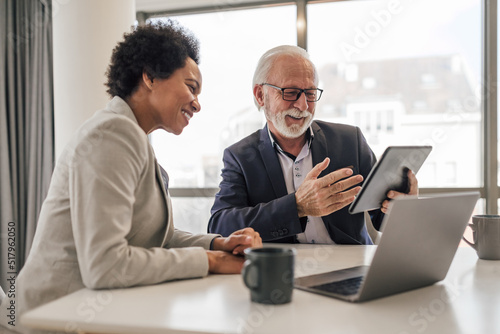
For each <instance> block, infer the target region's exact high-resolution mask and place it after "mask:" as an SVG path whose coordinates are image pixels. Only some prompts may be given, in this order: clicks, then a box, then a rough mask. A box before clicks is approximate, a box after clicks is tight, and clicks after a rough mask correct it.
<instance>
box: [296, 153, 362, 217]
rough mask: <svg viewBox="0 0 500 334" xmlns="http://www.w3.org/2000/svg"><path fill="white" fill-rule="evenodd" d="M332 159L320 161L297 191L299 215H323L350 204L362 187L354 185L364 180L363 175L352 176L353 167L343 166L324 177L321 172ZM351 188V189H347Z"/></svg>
mask: <svg viewBox="0 0 500 334" xmlns="http://www.w3.org/2000/svg"><path fill="white" fill-rule="evenodd" d="M329 163H330V159H329V158H326V159H325V160H323V162H320V163H319V164H317V165H316V166H314V168H313V169H312V170H311V171H310V172H309V173H308V174H307V175H306V178H305V179H304V182H303V183H302V184H301V185H300V187H299V189H297V192H296V193H295V201H296V203H297V211H298V213H299V217H305V216H314V217H321V216H326V215H329V214H330V213H332V212H335V211H337V210H340V209H342V208H343V207H345V206H346V205H349V204H350V203H351V202H352V201H353V200H354V197H355V196H356V195H357V194H358V193H359V191H360V190H361V187H359V186H358V187H354V188H352V189H349V188H351V187H352V186H354V185H356V184H358V183H360V182H362V181H363V176H361V175H354V176H352V173H353V172H352V169H350V168H341V169H339V170H336V171H334V172H331V173H330V174H328V175H325V176H324V177H322V178H319V179H318V176H319V174H321V172H322V171H323V170H325V169H326V167H328V164H329ZM346 189H349V190H346Z"/></svg>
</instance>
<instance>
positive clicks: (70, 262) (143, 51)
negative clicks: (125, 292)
mask: <svg viewBox="0 0 500 334" xmlns="http://www.w3.org/2000/svg"><path fill="white" fill-rule="evenodd" d="M124 37H125V38H124V40H123V41H122V42H120V43H119V44H118V45H117V47H116V48H115V49H114V51H113V55H112V58H111V63H110V65H109V68H108V71H107V78H108V80H107V83H106V85H107V87H108V93H109V94H110V95H111V97H112V100H111V101H110V102H109V103H108V105H107V106H106V108H105V109H103V110H100V111H98V112H97V113H96V114H95V115H94V116H93V117H92V118H91V119H90V120H88V121H87V122H86V123H85V124H83V126H82V127H81V128H80V129H79V130H78V132H77V133H76V134H75V136H74V138H73V139H72V140H71V142H70V143H69V144H68V145H67V147H66V148H65V150H64V152H63V154H62V155H61V158H60V159H59V161H58V162H57V165H56V167H55V170H54V173H53V176H52V181H51V185H50V189H49V192H48V195H47V198H46V200H45V202H44V204H43V206H42V210H41V213H40V218H39V222H38V227H37V231H36V235H35V239H34V242H33V246H32V249H31V252H30V255H29V258H28V260H27V262H26V265H25V266H24V268H23V269H22V270H21V272H20V274H19V277H18V280H17V291H18V294H19V297H18V301H17V306H18V311H19V313H20V314H21V313H23V312H25V311H27V310H29V309H32V308H34V307H36V306H38V305H41V304H44V303H47V302H49V301H51V300H54V299H56V298H60V297H62V296H64V295H67V294H69V293H71V292H73V291H76V290H78V289H82V288H85V287H87V288H91V289H107V288H123V287H130V286H136V285H146V284H155V283H159V282H165V281H168V280H174V279H184V278H192V277H203V276H206V275H207V274H208V273H239V272H240V270H241V267H242V264H243V257H241V256H238V255H240V254H242V252H243V250H244V249H245V248H248V247H254V246H260V245H262V241H261V239H260V236H259V235H258V233H256V232H254V231H253V230H252V229H245V230H240V231H237V232H235V233H233V234H232V235H230V236H229V237H227V238H223V237H220V236H219V235H216V234H209V235H193V234H190V233H188V232H183V231H180V230H177V229H175V228H174V226H173V222H172V208H171V203H170V198H169V195H168V190H167V189H166V187H167V183H168V176H167V175H166V173H162V169H161V167H160V166H159V165H158V164H157V162H156V158H155V155H154V152H153V149H152V147H151V145H150V143H149V141H148V137H147V134H148V133H150V132H151V131H153V130H156V129H164V130H166V131H168V132H171V133H173V134H176V135H178V134H180V133H181V132H182V130H183V129H184V127H185V126H187V125H188V124H189V121H190V119H191V118H192V117H193V116H194V115H195V113H197V112H199V111H200V104H199V102H198V95H199V94H200V91H201V86H202V77H201V73H200V70H199V68H198V62H199V54H198V49H199V48H198V42H197V40H196V39H195V37H194V36H192V35H191V34H190V33H189V32H188V31H186V30H185V29H184V28H182V27H180V26H179V25H178V24H176V23H175V22H172V21H168V22H166V23H157V24H149V25H146V26H139V27H137V28H135V29H134V30H133V31H132V32H131V33H129V34H125V36H124ZM173 158H175V157H173ZM17 329H18V328H17ZM25 330H26V331H27V329H25Z"/></svg>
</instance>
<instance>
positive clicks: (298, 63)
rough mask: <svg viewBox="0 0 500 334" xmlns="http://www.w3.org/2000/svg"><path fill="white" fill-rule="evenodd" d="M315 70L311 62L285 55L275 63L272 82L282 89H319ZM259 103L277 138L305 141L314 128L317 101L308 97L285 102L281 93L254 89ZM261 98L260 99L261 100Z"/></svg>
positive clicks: (267, 88) (266, 87)
mask: <svg viewBox="0 0 500 334" xmlns="http://www.w3.org/2000/svg"><path fill="white" fill-rule="evenodd" d="M314 79H315V78H314V69H313V67H312V66H311V64H310V62H308V61H307V60H305V59H303V58H301V57H298V56H290V55H283V56H279V57H278V58H277V59H276V60H275V62H274V63H273V67H272V69H271V71H270V72H269V77H268V81H267V82H268V83H270V84H272V85H275V86H278V87H281V88H300V89H309V88H316V85H315V80H314ZM254 94H256V98H257V101H259V104H261V105H262V106H263V108H264V112H265V115H266V118H267V122H268V126H269V129H270V130H271V132H272V133H273V134H274V135H275V136H276V137H278V138H279V137H282V138H286V139H295V138H302V137H303V136H304V133H305V131H306V130H307V128H308V127H309V126H310V125H311V122H312V119H313V116H314V110H315V108H316V102H307V101H306V97H305V94H301V96H300V97H299V99H298V100H297V101H284V100H283V98H282V94H281V91H279V90H278V89H275V88H273V87H269V86H261V85H257V86H256V87H255V88H254ZM259 95H260V98H259Z"/></svg>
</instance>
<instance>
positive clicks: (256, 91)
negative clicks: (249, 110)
mask: <svg viewBox="0 0 500 334" xmlns="http://www.w3.org/2000/svg"><path fill="white" fill-rule="evenodd" d="M253 96H255V100H256V101H257V103H258V104H259V106H261V107H263V106H264V87H263V86H262V85H255V86H253Z"/></svg>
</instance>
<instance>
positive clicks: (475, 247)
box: [462, 224, 477, 251]
mask: <svg viewBox="0 0 500 334" xmlns="http://www.w3.org/2000/svg"><path fill="white" fill-rule="evenodd" d="M469 226H470V227H471V228H472V230H473V231H474V224H469ZM462 239H463V240H464V241H465V242H466V243H467V244H468V245H469V246H471V247H472V248H474V249H475V250H476V251H477V245H476V244H473V243H472V242H470V241H469V240H467V239H465V237H462Z"/></svg>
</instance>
